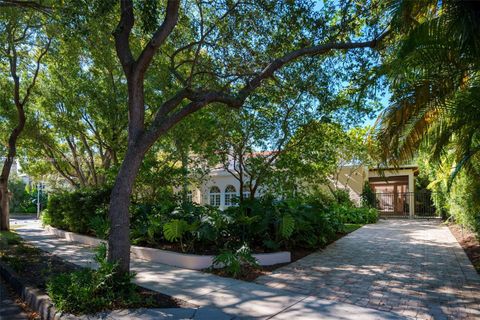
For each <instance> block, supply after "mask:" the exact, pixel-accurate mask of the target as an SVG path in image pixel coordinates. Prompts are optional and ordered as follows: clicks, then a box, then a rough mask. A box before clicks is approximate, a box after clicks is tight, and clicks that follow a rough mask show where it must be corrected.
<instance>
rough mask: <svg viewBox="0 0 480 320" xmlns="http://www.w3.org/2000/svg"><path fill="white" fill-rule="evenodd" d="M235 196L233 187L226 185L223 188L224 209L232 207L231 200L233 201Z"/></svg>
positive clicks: (235, 191)
mask: <svg viewBox="0 0 480 320" xmlns="http://www.w3.org/2000/svg"><path fill="white" fill-rule="evenodd" d="M236 196H237V189H235V187H234V186H232V185H228V186H227V187H226V188H225V207H230V206H233V205H234V203H233V201H232V199H234V198H235V197H236Z"/></svg>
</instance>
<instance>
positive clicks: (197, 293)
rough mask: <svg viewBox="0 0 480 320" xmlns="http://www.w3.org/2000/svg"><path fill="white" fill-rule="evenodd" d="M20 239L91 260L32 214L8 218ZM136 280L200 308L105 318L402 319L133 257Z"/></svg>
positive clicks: (87, 250) (85, 262)
mask: <svg viewBox="0 0 480 320" xmlns="http://www.w3.org/2000/svg"><path fill="white" fill-rule="evenodd" d="M12 227H13V228H15V231H16V232H17V233H18V234H19V235H20V236H21V237H23V238H24V239H26V240H28V241H30V242H31V243H33V244H34V245H35V246H37V247H39V248H40V249H42V250H45V251H48V252H51V253H53V254H55V255H57V256H59V257H61V258H63V259H65V260H67V261H70V262H72V263H75V264H77V265H80V266H84V267H92V268H94V267H95V265H94V263H93V262H92V261H93V252H92V248H91V247H88V246H85V245H81V244H78V243H73V242H68V241H66V240H64V239H60V238H57V237H55V236H53V235H51V234H49V233H47V232H45V231H44V230H43V228H42V227H41V225H40V223H39V222H38V221H34V220H22V221H19V220H17V221H12ZM131 269H132V271H134V272H135V273H136V274H137V276H136V278H135V282H136V283H137V284H138V285H140V286H143V287H145V288H148V289H150V290H154V291H157V292H161V293H164V294H167V295H170V296H173V297H175V298H179V299H183V300H185V301H187V302H189V303H192V304H194V305H197V306H198V307H199V309H196V310H192V309H163V310H154V309H149V310H133V311H128V310H124V311H118V312H117V311H115V312H111V313H108V314H102V315H101V316H102V318H108V319H122V318H128V319H162V318H163V319H234V318H235V319H237V318H238V319H244V318H255V319H401V318H402V317H400V316H398V315H395V314H393V313H390V312H384V311H379V310H375V309H370V308H365V307H360V306H355V305H352V304H348V303H342V302H336V301H330V300H326V299H320V298H317V297H314V296H310V295H305V294H298V293H294V292H291V291H286V290H282V289H277V288H272V287H268V286H265V285H261V284H256V283H249V282H244V281H239V280H234V279H229V278H223V277H218V276H215V275H212V274H207V273H203V272H199V271H194V270H188V269H180V268H175V267H171V266H167V265H161V264H154V263H151V262H148V261H144V260H138V259H134V260H132V262H131Z"/></svg>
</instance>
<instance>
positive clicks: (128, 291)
mask: <svg viewBox="0 0 480 320" xmlns="http://www.w3.org/2000/svg"><path fill="white" fill-rule="evenodd" d="M105 248H106V247H105V246H104V245H103V246H101V247H100V249H99V251H98V252H97V255H96V261H97V262H98V264H99V268H98V269H97V270H91V269H81V270H77V271H73V272H70V273H63V274H60V275H57V276H54V277H52V278H51V279H50V280H49V281H48V283H47V293H48V295H49V296H50V298H51V299H52V301H53V303H54V304H55V307H56V308H57V310H59V311H62V312H69V313H73V314H88V313H94V312H98V311H101V310H105V309H112V308H115V307H118V306H122V307H128V306H131V305H135V304H138V303H139V301H140V300H141V296H140V295H139V293H138V292H137V290H136V286H135V285H134V284H132V283H131V279H132V278H133V277H134V275H133V274H124V275H121V276H119V275H118V274H116V267H117V266H116V265H115V264H111V263H108V262H107V261H106V258H105V253H106V249H105ZM114 275H115V276H114Z"/></svg>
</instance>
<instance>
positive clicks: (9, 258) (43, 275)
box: [0, 231, 185, 314]
mask: <svg viewBox="0 0 480 320" xmlns="http://www.w3.org/2000/svg"><path fill="white" fill-rule="evenodd" d="M105 252H106V251H105V247H103V248H102V249H101V250H100V251H99V252H98V253H97V258H96V260H97V263H98V264H99V269H98V270H90V269H84V268H80V267H78V266H76V265H74V264H71V263H69V262H66V261H64V260H62V259H60V258H58V257H56V256H55V255H52V254H50V253H48V252H45V251H42V250H40V249H37V248H35V247H34V246H32V245H30V244H29V243H28V242H25V241H23V240H22V239H21V238H20V237H19V236H18V235H17V234H16V233H14V232H10V231H1V232H0V263H2V264H6V265H8V266H9V267H10V268H12V269H13V270H14V271H15V272H16V273H17V274H18V275H19V277H21V279H22V281H24V283H25V284H26V285H29V286H32V287H36V288H38V289H40V290H41V291H43V292H45V293H47V294H48V295H49V296H50V298H51V299H52V300H53V302H54V304H55V307H56V308H57V310H59V311H64V312H67V313H74V314H83V313H94V312H97V311H101V310H111V309H121V308H140V307H157V308H170V307H180V306H183V305H185V303H184V302H183V301H181V300H177V299H173V298H171V297H169V296H166V295H163V294H160V293H157V292H153V291H150V290H147V289H144V288H141V287H139V286H137V285H135V284H132V283H131V282H130V280H131V278H132V275H129V274H127V275H122V276H120V277H117V278H114V277H113V273H114V272H115V268H116V267H115V265H112V264H110V263H108V262H106V260H105Z"/></svg>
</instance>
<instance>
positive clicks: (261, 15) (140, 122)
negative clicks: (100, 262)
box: [108, 0, 386, 272]
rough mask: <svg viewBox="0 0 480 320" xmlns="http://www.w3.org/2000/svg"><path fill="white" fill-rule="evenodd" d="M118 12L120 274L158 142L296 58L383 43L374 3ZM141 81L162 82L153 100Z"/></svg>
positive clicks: (114, 223) (114, 233) (243, 95)
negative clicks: (136, 193) (122, 91)
mask: <svg viewBox="0 0 480 320" xmlns="http://www.w3.org/2000/svg"><path fill="white" fill-rule="evenodd" d="M337 6H338V7H337ZM118 9H119V11H120V20H119V23H118V26H117V28H116V29H115V31H114V38H115V47H116V52H117V55H118V58H119V60H120V63H121V65H122V67H123V71H124V73H125V77H126V80H127V86H128V102H127V104H128V114H129V123H128V143H127V150H126V152H125V157H124V159H123V162H122V165H121V167H120V170H119V172H118V175H117V178H116V180H115V184H114V186H113V190H112V194H111V201H110V212H109V217H110V223H111V228H110V236H109V241H108V248H109V250H108V258H109V260H110V261H114V262H118V265H119V271H121V272H125V271H128V270H129V265H130V241H129V211H128V208H129V204H130V195H131V193H132V188H133V185H134V182H135V178H136V176H137V174H138V171H139V168H140V166H141V164H142V160H143V158H144V156H145V154H146V152H147V151H148V150H149V149H150V148H151V147H152V145H153V144H154V143H155V142H156V141H157V140H158V139H159V138H160V137H162V136H163V135H165V134H166V133H167V132H169V130H171V129H172V127H173V126H175V125H176V124H177V123H179V122H180V121H182V120H183V119H184V118H185V117H187V116H188V115H190V114H192V113H194V112H196V111H198V110H200V109H202V108H204V107H206V106H208V105H212V104H213V105H226V106H228V107H231V108H240V107H242V105H243V104H244V103H245V101H246V100H247V99H248V97H249V96H250V95H251V94H252V93H253V92H254V91H255V90H256V89H257V88H258V87H260V86H261V85H264V84H270V85H271V83H272V82H271V81H272V79H273V78H274V76H275V73H276V71H278V70H280V69H282V68H286V67H292V66H295V62H296V61H297V60H298V59H301V58H306V57H315V58H320V59H321V58H322V57H326V56H329V55H333V54H336V52H339V54H346V53H345V52H347V51H351V50H353V51H354V52H358V50H356V49H360V53H359V54H362V53H363V52H368V53H371V51H363V50H362V49H366V48H375V47H376V46H377V45H378V43H379V41H380V40H381V39H383V37H384V36H385V34H386V33H384V32H382V31H380V29H379V28H380V27H381V26H380V24H381V23H379V21H378V19H377V17H378V16H379V13H380V12H381V9H382V8H380V7H379V6H378V4H377V3H376V2H375V1H365V3H363V4H361V5H358V4H356V3H354V2H350V1H347V2H345V3H343V4H341V5H338V4H324V5H323V6H314V4H313V3H312V2H310V1H267V0H264V1H231V0H218V1H178V0H168V1H166V4H164V2H160V3H157V1H132V0H121V1H120V6H119V8H118ZM159 16H161V17H162V19H161V22H159V23H157V19H158V17H159ZM139 18H140V19H139ZM138 21H140V22H141V23H138ZM136 22H137V23H136ZM150 31H151V32H150ZM145 34H151V36H150V37H145ZM155 61H159V62H160V63H158V65H155ZM165 61H167V62H168V63H163V62H165ZM148 73H162V75H163V76H164V77H165V78H167V79H168V83H169V85H168V86H166V87H165V88H162V89H161V90H160V89H159V90H157V93H156V95H155V96H154V97H147V96H146V95H145V79H146V78H147V75H148ZM148 99H150V100H149V101H148V103H147V101H146V100H148ZM153 102H155V104H156V105H157V106H158V107H156V108H155V109H154V112H151V108H150V107H149V108H147V106H151V105H152V103H153ZM147 110H148V112H147Z"/></svg>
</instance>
